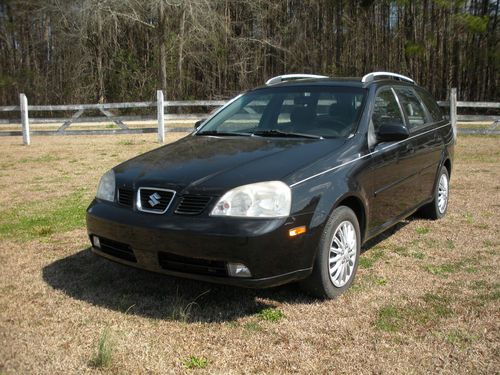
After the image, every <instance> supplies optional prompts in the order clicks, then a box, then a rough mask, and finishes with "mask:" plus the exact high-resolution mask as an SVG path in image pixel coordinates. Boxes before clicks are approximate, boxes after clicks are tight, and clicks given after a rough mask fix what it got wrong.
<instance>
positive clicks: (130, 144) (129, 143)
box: [118, 139, 135, 146]
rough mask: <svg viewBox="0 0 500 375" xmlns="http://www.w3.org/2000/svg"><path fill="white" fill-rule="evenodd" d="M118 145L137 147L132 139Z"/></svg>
mask: <svg viewBox="0 0 500 375" xmlns="http://www.w3.org/2000/svg"><path fill="white" fill-rule="evenodd" d="M118 145H119V146H133V145H135V142H134V141H133V140H132V139H126V140H123V141H119V142H118Z"/></svg>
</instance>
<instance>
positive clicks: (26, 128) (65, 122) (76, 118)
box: [0, 88, 500, 145]
mask: <svg viewBox="0 0 500 375" xmlns="http://www.w3.org/2000/svg"><path fill="white" fill-rule="evenodd" d="M156 94H157V100H156V101H154V102H128V103H104V104H71V105H28V99H27V97H26V95H24V94H20V95H19V101H20V105H19V106H3V107H0V113H2V112H3V113H6V112H20V118H21V130H10V131H0V136H5V135H7V136H8V135H11V136H20V135H22V137H23V143H24V144H25V145H29V144H30V135H82V134H87V135H92V134H135V133H158V142H159V143H160V144H162V143H164V141H165V132H166V131H167V132H186V131H190V130H191V129H192V128H187V127H168V126H167V127H166V126H165V123H168V122H172V123H178V122H179V120H193V121H196V120H199V119H201V118H204V117H207V114H203V113H198V114H196V113H195V114H174V113H169V111H168V108H172V107H210V108H217V107H220V106H222V105H224V103H225V102H226V101H224V100H183V101H165V100H164V95H163V92H162V91H161V90H158V91H157V93H156ZM438 104H439V105H440V106H441V107H449V113H450V121H451V123H452V125H453V127H454V129H455V134H457V132H458V133H461V134H500V129H497V127H498V125H500V116H478V115H458V114H457V108H460V107H463V108H492V109H495V110H498V109H500V103H494V102H461V101H457V91H456V89H454V88H453V89H451V91H450V100H449V101H440V102H438ZM154 107H155V108H156V116H154V115H146V116H144V115H141V116H138V115H134V116H117V115H114V114H113V113H111V111H110V110H111V109H128V108H136V109H140V108H154ZM88 110H91V111H94V112H95V111H99V112H100V113H102V115H103V116H82V114H83V113H84V112H85V111H88ZM37 111H38V112H58V111H64V112H68V111H75V112H74V113H73V115H72V116H71V117H70V118H66V117H63V118H39V117H33V118H30V117H29V114H30V113H31V112H37ZM106 120H108V121H111V122H113V123H114V124H115V125H116V127H118V129H93V130H88V129H84V130H82V129H79V130H73V129H71V130H70V129H68V128H69V127H70V125H71V124H74V123H102V122H105V121H106ZM125 121H155V122H156V123H157V126H156V127H149V128H148V127H141V128H130V127H129V126H127V125H126V124H125ZM467 121H481V122H490V121H491V122H492V125H491V126H490V127H489V128H482V129H477V128H476V129H473V128H470V129H464V128H460V129H458V130H457V122H467ZM12 123H15V124H18V123H19V120H18V118H16V119H0V126H1V124H12ZM46 123H62V124H61V125H60V126H59V128H58V129H57V130H31V131H30V124H46Z"/></svg>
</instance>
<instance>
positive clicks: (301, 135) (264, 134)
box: [252, 129, 323, 139]
mask: <svg viewBox="0 0 500 375" xmlns="http://www.w3.org/2000/svg"><path fill="white" fill-rule="evenodd" d="M252 134H253V135H258V136H261V137H296V138H314V139H323V137H322V136H320V135H314V134H306V133H293V132H284V131H282V130H276V129H272V130H257V131H256V132H254V133H252Z"/></svg>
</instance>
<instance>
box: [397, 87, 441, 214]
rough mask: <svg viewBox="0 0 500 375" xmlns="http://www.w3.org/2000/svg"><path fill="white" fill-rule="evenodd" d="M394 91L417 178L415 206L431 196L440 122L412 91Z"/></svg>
mask: <svg viewBox="0 0 500 375" xmlns="http://www.w3.org/2000/svg"><path fill="white" fill-rule="evenodd" d="M395 91H396V94H397V95H398V98H399V102H400V104H401V107H402V109H403V112H404V114H405V117H406V123H407V126H408V130H409V132H410V137H411V138H412V144H413V148H414V155H413V163H414V166H415V168H416V172H417V178H416V179H415V181H414V186H413V194H414V196H413V197H412V201H413V203H414V207H416V206H418V205H420V204H422V203H423V202H424V201H427V200H429V199H430V198H431V197H432V192H433V189H434V180H435V178H436V173H437V168H438V165H439V160H440V150H441V147H440V146H441V141H440V139H439V134H438V132H437V131H436V127H437V126H438V125H439V120H440V119H439V116H438V114H437V113H434V114H433V113H431V112H430V110H427V108H426V106H424V103H423V102H422V100H421V97H420V95H418V94H417V92H416V90H415V88H413V87H410V86H399V87H395ZM430 105H431V104H429V106H430ZM433 111H434V112H435V109H433ZM438 111H439V109H438ZM434 117H436V119H437V121H435V120H434ZM441 120H442V117H441Z"/></svg>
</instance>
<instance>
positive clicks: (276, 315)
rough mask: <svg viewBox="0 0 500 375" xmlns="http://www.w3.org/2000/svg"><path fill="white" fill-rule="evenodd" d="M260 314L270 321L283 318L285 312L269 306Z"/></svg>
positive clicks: (262, 317)
mask: <svg viewBox="0 0 500 375" xmlns="http://www.w3.org/2000/svg"><path fill="white" fill-rule="evenodd" d="M259 316H260V318H261V319H263V320H267V321H268V322H273V323H274V322H278V321H280V320H281V319H283V318H284V317H285V314H284V313H283V312H282V311H281V310H280V309H276V308H271V307H270V308H267V309H264V310H262V311H261V312H260V313H259Z"/></svg>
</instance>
